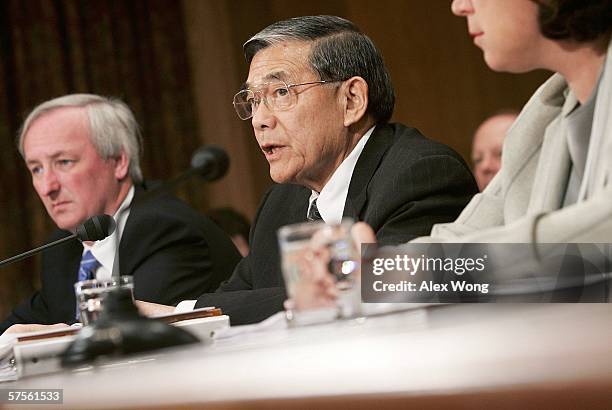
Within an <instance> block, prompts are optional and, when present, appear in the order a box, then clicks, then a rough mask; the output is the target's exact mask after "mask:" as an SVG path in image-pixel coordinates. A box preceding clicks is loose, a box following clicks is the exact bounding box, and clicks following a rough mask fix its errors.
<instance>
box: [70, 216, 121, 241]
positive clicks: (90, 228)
mask: <svg viewBox="0 0 612 410" xmlns="http://www.w3.org/2000/svg"><path fill="white" fill-rule="evenodd" d="M116 227H117V224H116V223H115V220H114V219H113V217H112V216H109V215H96V216H92V217H91V218H89V219H88V220H86V221H85V222H83V223H82V224H81V225H79V226H77V228H76V232H75V235H76V237H77V238H78V239H79V240H80V241H81V242H88V241H99V240H101V239H104V238H106V237H107V236H109V235H110V234H112V233H113V232H115V228H116Z"/></svg>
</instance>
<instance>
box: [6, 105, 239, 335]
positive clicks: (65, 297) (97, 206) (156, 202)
mask: <svg viewBox="0 0 612 410" xmlns="http://www.w3.org/2000/svg"><path fill="white" fill-rule="evenodd" d="M18 148H19V152H20V153H21V155H22V157H23V159H24V160H25V164H26V166H27V168H28V170H29V171H30V174H31V176H32V184H33V186H34V189H35V190H36V193H37V194H38V196H39V197H40V200H41V201H42V202H43V204H44V206H45V208H46V209H47V212H48V214H49V216H50V217H51V219H53V222H55V224H56V225H57V230H55V231H54V232H53V233H52V235H51V238H50V240H56V239H59V238H61V237H65V236H68V235H69V234H70V233H71V232H73V231H74V230H75V229H76V227H77V226H78V225H80V224H81V223H83V222H84V221H85V220H87V219H88V218H90V217H92V216H95V215H100V214H108V215H112V216H113V217H114V219H115V221H116V222H117V228H116V230H115V233H114V234H112V235H110V236H109V237H107V238H106V239H104V240H101V241H97V242H85V243H80V242H78V241H77V240H73V241H68V242H65V243H64V244H62V245H60V246H56V247H54V248H51V249H48V250H47V251H45V252H44V253H43V255H42V256H43V262H42V273H41V284H42V286H41V288H40V290H38V291H37V292H36V293H34V295H33V296H32V297H31V298H30V299H29V300H27V301H25V302H23V303H22V304H20V305H19V306H17V307H15V309H14V310H13V312H12V313H11V314H10V316H9V317H8V318H6V319H5V320H4V321H3V322H1V323H0V333H3V332H4V331H6V330H7V329H9V330H8V332H25V331H33V330H43V329H46V328H47V326H46V325H54V324H62V323H66V324H69V323H73V322H75V321H76V320H77V314H76V312H77V309H76V297H75V293H74V284H75V282H77V281H80V280H86V279H93V278H97V279H110V277H111V275H112V272H113V270H114V269H115V270H118V272H119V273H120V274H121V275H131V276H133V279H134V296H135V297H136V298H138V299H142V300H148V301H151V302H157V303H168V304H171V303H177V302H178V301H180V300H183V299H185V298H189V297H197V296H198V295H200V294H201V293H203V292H207V291H212V290H214V289H216V287H217V286H218V285H219V283H221V281H223V280H224V279H226V278H227V276H228V275H229V274H230V273H231V272H232V269H233V267H234V265H235V264H236V263H237V262H238V260H239V259H240V255H239V254H238V252H237V251H236V249H235V248H234V246H233V244H232V242H231V241H230V239H229V238H228V237H227V235H225V234H224V233H223V231H221V229H219V228H218V227H217V226H216V225H215V224H214V223H213V222H212V221H210V220H209V219H208V218H206V217H204V216H202V215H200V214H198V213H197V212H195V211H194V210H193V209H191V208H190V207H189V206H187V205H186V204H185V203H184V202H182V201H180V200H178V199H177V198H175V197H172V196H167V195H166V196H160V197H155V198H152V199H151V198H150V199H149V200H147V201H143V202H141V203H138V204H135V202H137V201H138V199H139V198H140V197H141V196H142V195H144V194H145V193H146V192H147V191H148V189H149V188H148V185H147V184H146V183H145V181H144V179H143V176H142V171H141V169H140V156H141V153H142V138H141V135H140V132H139V129H138V124H137V123H136V120H135V118H134V115H133V114H132V112H131V110H130V109H129V108H128V106H127V105H125V104H124V103H123V102H121V101H119V100H117V99H112V98H105V97H101V96H98V95H92V94H71V95H66V96H63V97H59V98H55V99H53V100H50V101H46V102H44V103H42V104H40V105H39V106H37V107H36V108H34V110H33V111H32V112H31V113H30V114H29V115H28V117H27V118H26V120H25V122H24V124H23V126H22V128H21V131H20V133H19V138H18ZM117 251H118V252H119V258H118V259H119V262H118V263H119V268H118V269H116V268H117V267H116V266H114V264H115V263H116V262H117V259H116V258H115V254H116V253H117ZM60 326H61V325H60Z"/></svg>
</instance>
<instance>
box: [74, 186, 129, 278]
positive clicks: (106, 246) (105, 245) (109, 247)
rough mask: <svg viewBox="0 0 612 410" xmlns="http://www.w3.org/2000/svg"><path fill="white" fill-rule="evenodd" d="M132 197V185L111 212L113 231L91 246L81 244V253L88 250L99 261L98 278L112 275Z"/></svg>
mask: <svg viewBox="0 0 612 410" xmlns="http://www.w3.org/2000/svg"><path fill="white" fill-rule="evenodd" d="M133 198H134V186H133V185H132V186H131V187H130V190H129V191H128V193H127V195H126V196H125V198H124V199H123V202H121V205H120V206H119V209H117V211H116V212H115V213H114V214H113V219H114V220H115V222H116V224H117V226H116V228H115V232H114V233H113V234H112V235H110V236H108V237H106V238H104V239H103V240H101V241H96V242H94V243H93V245H92V246H88V245H87V244H85V243H84V244H83V253H85V252H86V251H87V250H90V251H91V253H92V254H93V256H94V257H95V258H96V259H97V260H98V262H100V268H99V269H98V272H96V277H97V278H98V279H110V277H111V275H112V272H113V264H114V262H115V254H116V253H117V252H118V248H119V242H120V241H121V235H122V234H123V229H124V228H125V224H126V222H127V218H128V216H129V215H130V205H131V203H132V199H133Z"/></svg>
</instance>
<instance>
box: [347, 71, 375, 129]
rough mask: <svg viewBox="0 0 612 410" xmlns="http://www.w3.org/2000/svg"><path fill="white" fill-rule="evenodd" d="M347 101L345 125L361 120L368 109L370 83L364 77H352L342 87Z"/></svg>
mask: <svg viewBox="0 0 612 410" xmlns="http://www.w3.org/2000/svg"><path fill="white" fill-rule="evenodd" d="M341 90H342V92H343V94H342V97H343V98H344V101H345V102H346V107H345V110H344V126H345V127H349V126H351V125H353V124H355V123H357V122H359V121H360V120H361V119H362V118H363V117H364V116H365V114H366V111H367V110H368V83H366V81H365V80H364V79H363V78H362V77H351V78H349V79H348V80H346V81H345V82H344V84H343V85H342V87H341Z"/></svg>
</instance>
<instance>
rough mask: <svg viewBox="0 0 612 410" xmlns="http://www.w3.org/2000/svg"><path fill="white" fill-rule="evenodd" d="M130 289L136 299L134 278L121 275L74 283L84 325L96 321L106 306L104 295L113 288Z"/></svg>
mask: <svg viewBox="0 0 612 410" xmlns="http://www.w3.org/2000/svg"><path fill="white" fill-rule="evenodd" d="M116 288H121V289H129V290H130V293H132V299H134V279H133V277H132V276H127V275H126V276H120V277H118V278H111V279H89V280H83V281H80V282H77V283H75V284H74V291H75V293H76V300H77V306H78V310H79V315H80V320H81V323H83V325H84V326H87V325H90V324H91V323H93V322H95V321H96V320H97V319H98V317H99V316H100V312H102V310H103V308H104V296H105V294H106V293H108V292H109V291H110V290H111V289H116Z"/></svg>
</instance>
